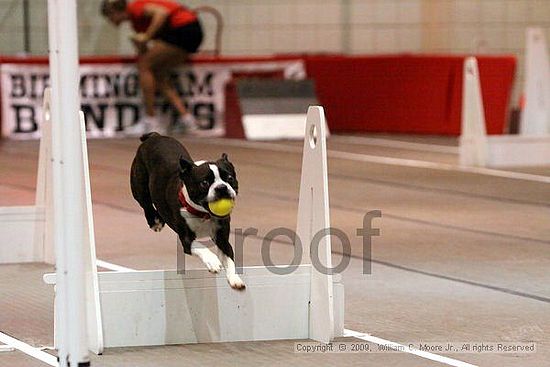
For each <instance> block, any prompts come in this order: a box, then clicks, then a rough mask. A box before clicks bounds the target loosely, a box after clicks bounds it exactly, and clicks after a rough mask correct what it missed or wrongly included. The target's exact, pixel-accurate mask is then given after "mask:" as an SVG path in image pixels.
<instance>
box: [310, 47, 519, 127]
mask: <svg viewBox="0 0 550 367" xmlns="http://www.w3.org/2000/svg"><path fill="white" fill-rule="evenodd" d="M463 62H464V57H462V56H407V55H401V56H357V57H342V56H333V57H329V56H319V57H307V58H306V65H307V72H308V75H309V76H310V77H311V78H313V79H315V82H316V88H317V97H318V98H319V100H320V102H321V104H322V105H323V106H324V107H325V111H326V113H327V120H328V123H329V126H330V128H331V129H332V130H333V131H340V132H342V131H355V132H364V131H369V132H390V133H416V134H444V135H458V134H460V116H461V108H462V107H461V103H462V67H463ZM478 63H479V69H480V77H481V87H482V90H483V99H484V103H485V115H486V120H487V131H488V133H489V134H502V133H503V131H504V126H505V121H506V118H507V113H508V104H509V98H510V92H511V89H512V83H513V80H514V71H515V65H516V61H515V58H514V57H485V56H480V57H478Z"/></svg>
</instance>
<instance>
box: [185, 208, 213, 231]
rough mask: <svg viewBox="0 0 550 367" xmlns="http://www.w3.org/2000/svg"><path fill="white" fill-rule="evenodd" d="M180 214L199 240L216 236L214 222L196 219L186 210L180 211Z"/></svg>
mask: <svg viewBox="0 0 550 367" xmlns="http://www.w3.org/2000/svg"><path fill="white" fill-rule="evenodd" d="M180 214H181V216H182V217H183V219H185V222H186V223H187V225H188V226H189V229H191V230H192V231H193V232H195V236H197V238H202V237H212V236H213V235H214V221H213V220H211V219H205V218H199V217H196V216H194V215H192V214H191V213H189V212H188V211H186V210H184V209H182V210H181V211H180Z"/></svg>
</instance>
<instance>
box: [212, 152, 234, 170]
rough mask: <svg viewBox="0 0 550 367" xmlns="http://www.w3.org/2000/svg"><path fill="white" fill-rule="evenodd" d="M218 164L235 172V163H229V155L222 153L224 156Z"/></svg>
mask: <svg viewBox="0 0 550 367" xmlns="http://www.w3.org/2000/svg"><path fill="white" fill-rule="evenodd" d="M216 163H217V164H218V165H220V166H222V167H224V168H226V169H228V170H230V171H233V172H234V171H235V167H234V166H233V163H231V162H230V161H229V158H228V157H227V153H222V156H221V158H220V159H218V160H217V161H216Z"/></svg>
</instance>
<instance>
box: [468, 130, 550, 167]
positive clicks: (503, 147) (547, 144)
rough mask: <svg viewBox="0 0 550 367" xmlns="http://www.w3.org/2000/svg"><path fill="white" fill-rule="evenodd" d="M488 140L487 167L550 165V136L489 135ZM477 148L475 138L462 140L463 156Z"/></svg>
mask: <svg viewBox="0 0 550 367" xmlns="http://www.w3.org/2000/svg"><path fill="white" fill-rule="evenodd" d="M486 139H487V140H486V144H487V148H486V149H487V156H486V165H487V166H490V167H506V166H541V165H550V135H544V136H523V135H488V136H486ZM478 144H479V142H478ZM475 146H476V141H475V138H466V137H461V138H460V154H461V155H467V154H469V152H471V151H472V149H476V148H475Z"/></svg>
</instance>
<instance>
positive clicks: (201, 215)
mask: <svg viewBox="0 0 550 367" xmlns="http://www.w3.org/2000/svg"><path fill="white" fill-rule="evenodd" d="M178 199H179V201H180V204H181V206H182V207H183V208H184V209H185V210H187V212H188V213H189V214H191V215H193V216H195V217H199V218H202V219H210V214H209V213H205V212H201V211H200V210H197V209H195V208H193V207H192V206H191V205H190V204H189V203H188V202H187V200H185V195H183V191H182V190H181V189H180V190H179V192H178Z"/></svg>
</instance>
